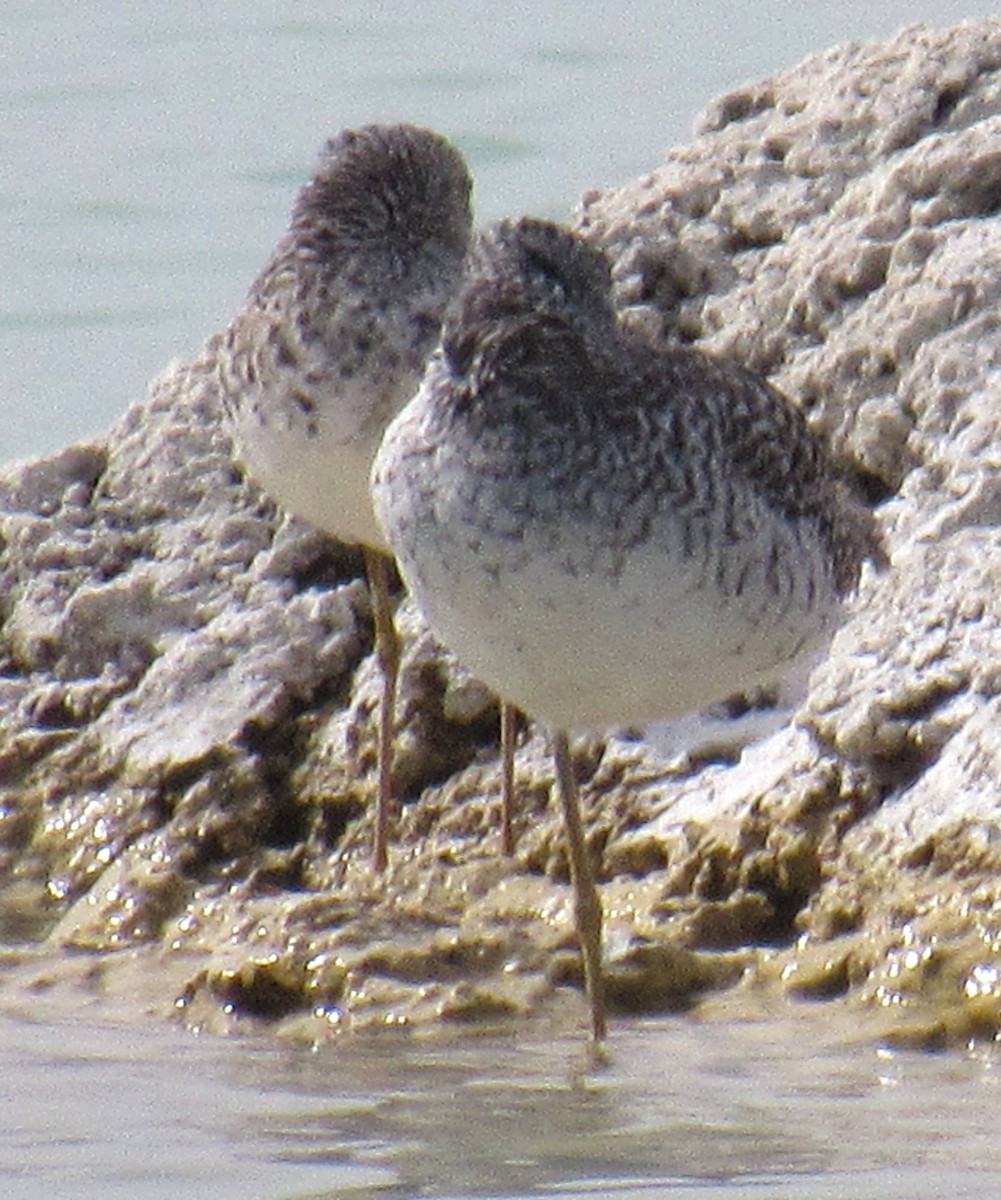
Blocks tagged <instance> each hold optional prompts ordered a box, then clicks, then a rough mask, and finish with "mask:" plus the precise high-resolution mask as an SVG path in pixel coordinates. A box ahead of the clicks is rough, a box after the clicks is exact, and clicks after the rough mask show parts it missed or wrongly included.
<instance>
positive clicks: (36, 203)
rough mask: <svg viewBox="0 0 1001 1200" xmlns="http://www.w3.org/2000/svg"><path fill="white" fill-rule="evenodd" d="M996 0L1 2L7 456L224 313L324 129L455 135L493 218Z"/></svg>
mask: <svg viewBox="0 0 1001 1200" xmlns="http://www.w3.org/2000/svg"><path fill="white" fill-rule="evenodd" d="M996 8H997V5H996V4H992V3H988V2H987V0H884V2H883V3H881V4H872V3H862V2H861V0H842V2H841V3H838V4H801V3H797V2H794V0H757V2H756V3H755V4H752V5H745V4H736V3H733V2H732V0H672V3H671V4H669V5H665V4H664V3H662V0H635V2H634V3H631V4H629V5H626V6H623V7H620V8H619V9H617V10H615V13H616V15H615V17H614V19H610V18H609V16H608V7H607V5H606V4H604V3H598V0H580V2H578V3H573V4H570V3H565V2H564V3H561V2H560V0H535V2H534V3H532V4H527V3H523V2H522V0H509V2H508V3H506V4H504V5H502V6H499V7H497V6H495V7H494V8H493V9H491V10H490V15H489V18H486V17H485V16H484V13H485V11H486V10H484V9H482V8H481V6H479V5H470V4H464V3H462V2H461V0H421V3H417V0H397V2H395V3H394V2H393V0H382V2H379V0H366V2H365V3H361V0H342V2H341V3H338V4H337V5H329V4H322V3H319V2H317V0H293V2H291V3H286V4H283V5H281V6H278V7H276V6H275V5H273V4H271V3H267V2H266V0H216V2H215V3H213V4H211V5H206V4H203V3H200V2H198V0H174V2H173V3H171V4H169V5H164V4H160V3H154V0H7V3H5V4H4V8H3V20H2V22H0V64H2V70H0V118H2V119H0V278H2V279H3V288H2V290H0V347H2V351H0V462H3V461H6V460H8V459H11V458H15V457H21V456H24V455H28V454H34V453H42V452H51V451H54V450H56V449H58V448H60V447H61V446H63V445H65V444H66V443H67V442H69V441H71V440H73V439H76V438H79V437H82V436H89V435H92V434H96V433H99V432H101V431H102V430H103V429H104V428H106V426H107V425H109V424H110V423H111V421H112V420H114V418H115V417H117V416H118V415H119V414H120V413H121V412H122V411H123V410H124V409H125V407H126V405H127V404H128V403H130V402H132V401H133V400H136V399H139V398H140V397H141V396H142V394H143V390H144V387H145V384H146V381H147V380H148V379H149V378H150V377H151V376H152V375H154V374H155V373H157V372H158V371H160V369H161V368H162V367H163V366H165V365H166V364H167V363H168V362H169V361H170V360H171V359H173V358H176V357H184V356H186V355H190V354H191V353H193V352H194V351H196V350H197V348H198V347H199V346H200V345H201V343H202V342H203V340H204V339H205V337H207V336H208V335H209V334H210V333H212V332H213V331H215V330H216V329H218V328H221V327H222V326H224V325H225V324H226V322H227V321H228V320H229V318H230V316H231V315H232V313H233V312H234V311H235V309H236V308H237V307H238V306H239V304H240V302H241V301H242V298H243V296H244V295H245V293H246V289H247V287H248V285H249V284H250V282H251V279H252V278H253V276H254V275H255V274H256V272H257V271H258V270H259V269H260V267H261V266H262V265H263V263H264V260H265V259H266V257H267V254H268V252H269V250H270V248H271V246H272V245H273V243H274V242H275V240H276V239H277V237H278V236H279V234H280V232H281V231H282V229H283V227H284V223H285V219H286V215H287V212H288V208H289V204H290V201H291V197H292V195H293V193H294V191H295V188H296V187H297V185H298V184H299V183H300V182H301V180H302V179H303V178H304V176H305V175H307V174H308V172H309V170H310V167H311V165H312V163H313V161H314V158H315V155H316V152H317V150H318V148H319V146H320V144H321V143H322V141H323V140H324V138H326V137H327V136H328V135H329V134H330V133H332V132H334V131H335V130H336V129H338V128H340V127H342V126H345V125H352V124H356V123H359V122H362V121H367V120H373V119H381V120H416V121H421V122H425V123H428V124H430V125H433V126H436V127H438V128H440V129H442V130H444V131H445V132H446V133H448V134H449V135H450V136H452V137H454V138H455V139H456V140H457V141H458V142H459V144H460V145H461V147H462V148H463V150H464V151H465V152H466V154H467V155H468V157H469V160H470V163H471V165H472V167H473V170H474V173H475V175H476V179H477V190H476V203H477V208H478V214H479V217H480V219H481V220H487V219H491V218H494V217H497V216H501V215H505V214H515V215H516V214H518V213H521V212H533V213H536V214H538V215H545V216H555V217H564V216H566V215H567V214H568V212H569V210H570V209H571V207H572V206H573V205H574V204H575V203H576V202H577V200H578V199H579V196H580V194H581V192H582V191H584V190H585V189H587V188H590V187H593V186H597V185H605V184H615V183H621V182H624V181H625V180H627V179H629V178H631V177H633V176H636V175H639V174H643V173H646V172H647V171H650V170H651V169H653V167H655V166H656V165H657V163H658V162H659V161H660V160H661V157H662V155H663V151H664V150H665V149H666V148H667V147H668V146H670V145H676V144H679V143H683V142H685V141H687V140H688V138H689V137H690V134H691V129H692V122H693V119H694V117H695V116H696V114H698V113H699V112H700V111H702V110H703V109H704V107H705V106H706V104H707V103H708V102H709V101H710V100H711V99H712V98H713V97H714V96H715V95H717V94H718V93H720V92H721V91H723V90H725V89H727V88H729V87H732V86H735V85H737V84H739V83H742V82H746V81H748V80H752V79H757V78H760V77H762V76H764V75H767V74H770V73H772V72H774V71H777V70H780V69H782V68H784V67H788V66H791V65H793V64H794V63H796V62H798V61H799V60H800V59H801V58H803V57H805V56H806V55H807V54H811V53H815V52H819V51H823V50H825V49H827V48H828V47H830V46H832V45H834V44H836V43H840V42H844V41H848V40H851V39H857V38H873V37H885V36H888V35H889V34H891V33H892V32H894V31H895V30H896V29H897V28H898V27H899V26H901V25H903V24H905V23H909V22H914V21H928V22H930V23H933V24H936V25H939V26H944V25H949V24H952V23H954V22H955V21H958V20H960V19H962V18H963V17H967V16H978V15H980V16H984V15H988V14H991V13H992V12H993V11H994V10H996Z"/></svg>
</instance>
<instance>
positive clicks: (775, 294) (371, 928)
mask: <svg viewBox="0 0 1001 1200" xmlns="http://www.w3.org/2000/svg"><path fill="white" fill-rule="evenodd" d="M999 213H1001V20H991V21H981V22H973V23H969V24H966V25H962V26H958V27H956V28H955V29H952V30H947V31H931V30H928V29H918V28H914V29H910V30H907V31H904V32H902V33H901V34H900V35H898V36H897V37H896V38H894V39H893V40H892V41H890V42H887V43H883V44H869V45H864V46H860V45H856V46H850V47H845V48H840V49H835V50H831V51H829V52H827V53H825V54H823V55H819V56H816V57H814V58H811V59H809V60H807V61H806V62H804V63H802V64H800V65H799V66H797V67H794V68H792V69H790V70H787V71H783V72H780V73H778V74H776V75H774V76H772V77H771V78H769V79H767V80H764V81H762V82H761V83H759V84H756V85H753V86H749V87H746V88H742V89H740V90H738V91H736V92H734V93H731V94H730V95H728V96H724V97H722V98H720V99H719V100H718V101H717V102H716V103H715V104H714V105H713V106H712V107H711V109H710V111H709V112H707V114H706V115H705V116H704V118H703V120H702V122H701V125H700V128H699V131H698V133H697V136H696V137H695V139H694V140H693V141H692V143H691V144H690V145H688V146H686V147H682V148H678V149H675V150H673V151H671V152H670V153H669V154H668V155H667V157H666V159H665V161H664V163H663V164H661V165H660V166H659V167H657V168H656V169H655V170H654V171H653V172H652V173H651V174H650V175H649V176H646V177H644V178H642V179H639V180H636V181H633V182H631V183H628V184H625V185H624V186H623V187H621V188H618V189H614V190H609V191H605V192H594V193H589V194H588V195H587V196H585V197H584V199H583V201H582V204H581V206H580V209H579V211H578V213H577V222H578V224H579V226H580V228H581V229H582V230H583V231H584V232H585V233H586V234H587V235H588V236H590V237H593V238H594V239H595V240H596V241H598V242H599V244H601V245H603V246H604V247H605V248H606V249H607V250H608V251H609V253H610V254H611V255H612V257H613V259H614V261H615V264H616V265H615V281H616V289H617V299H618V301H619V303H620V304H621V306H622V309H623V312H624V314H625V318H626V319H627V320H629V321H631V322H634V323H635V324H637V325H638V326H641V327H643V328H644V329H646V330H647V331H648V333H649V334H650V335H651V336H654V337H658V338H673V337H681V338H683V339H684V340H686V341H689V342H693V343H694V344H696V345H699V346H702V347H704V348H705V349H707V350H709V351H712V352H715V353H721V354H732V355H734V356H735V357H737V358H739V359H740V360H741V361H743V362H745V363H746V364H747V365H748V366H750V367H751V368H753V369H755V370H757V371H759V372H761V373H763V374H765V375H767V376H768V377H769V379H770V380H771V381H772V382H773V383H775V384H776V385H777V386H779V387H780V388H782V389H783V390H784V391H786V392H787V393H788V394H789V395H790V396H792V397H793V398H794V399H797V400H798V401H799V402H800V403H801V404H802V405H803V406H804V408H805V410H806V412H807V413H808V415H809V417H810V420H811V422H813V423H814V424H815V425H816V427H817V428H818V429H821V430H823V431H824V432H825V433H826V434H827V435H828V436H829V437H830V438H831V440H832V443H833V446H834V449H835V452H836V454H837V455H838V457H839V460H840V461H841V463H842V465H843V468H844V471H845V475H846V478H848V479H849V480H851V481H852V483H853V484H854V486H856V487H857V488H858V489H859V491H860V493H861V494H862V495H864V496H865V497H866V498H867V500H868V501H869V502H870V503H872V504H873V505H874V506H875V507H876V510H877V512H878V514H879V517H880V522H881V526H882V528H883V531H884V533H885V536H886V540H887V546H888V550H889V554H890V558H891V566H890V567H889V569H887V570H886V571H884V572H882V573H875V572H870V573H868V574H867V575H866V577H865V578H864V580H863V587H862V590H861V593H860V596H859V598H858V601H857V604H856V605H855V607H854V610H853V613H852V615H851V617H850V619H849V621H848V622H847V624H846V625H845V627H844V629H843V630H842V631H841V632H840V633H839V635H838V637H837V639H836V641H835V643H834V646H833V648H832V651H831V654H830V656H829V657H828V658H827V659H826V660H825V661H824V662H823V663H822V664H821V665H820V666H819V667H818V668H817V670H816V671H815V672H814V673H813V675H812V677H811V680H810V686H809V690H808V694H807V696H806V698H805V700H804V701H803V702H802V704H801V705H800V706H799V707H798V708H797V709H796V710H795V712H794V713H793V714H792V715H791V716H790V717H789V718H788V719H787V720H786V721H784V722H783V723H781V724H780V726H779V728H778V729H777V730H776V731H775V732H773V733H771V734H770V735H768V736H766V737H764V738H763V739H762V740H759V741H758V742H756V743H754V744H753V745H752V746H750V747H748V748H747V749H746V750H744V751H743V753H740V752H739V751H738V750H735V749H733V747H732V746H731V747H729V748H728V747H727V746H726V744H725V743H726V738H725V737H724V738H723V743H724V744H723V745H722V747H721V746H720V745H719V744H716V745H714V746H713V747H712V748H710V749H707V750H706V751H705V752H704V753H692V754H689V755H687V756H686V755H681V756H675V757H673V758H669V757H662V756H660V755H658V754H657V753H656V752H654V751H653V750H652V749H651V748H650V747H649V746H647V745H646V744H645V743H643V742H642V741H638V740H634V739H629V738H626V737H622V736H610V737H608V738H604V739H597V738H595V739H590V740H588V741H586V742H583V743H581V745H580V747H579V751H578V758H577V761H578V770H579V776H580V779H581V784H582V790H583V802H584V804H585V808H586V811H587V813H588V814H589V836H590V841H591V845H592V848H593V852H594V854H595V860H596V863H597V864H598V868H599V877H600V879H601V882H602V886H603V895H604V901H605V907H606V911H607V925H608V946H607V963H608V970H609V980H610V987H611V992H612V998H613V1003H614V1005H615V1007H616V1008H617V1009H618V1011H623V1012H650V1011H660V1012H663V1011H691V1010H692V1009H695V1008H697V1010H698V1012H699V1013H700V1014H701V1015H704V1016H706V1017H708V1016H711V1015H713V1014H716V1013H719V1014H732V1013H735V1012H739V1011H742V1010H747V1009H748V1008H753V1009H755V1010H757V1011H769V1012H772V1013H774V1014H775V1015H776V1018H777V1019H779V1018H780V1017H781V1013H782V1011H783V1007H784V1006H785V1005H786V1004H787V1003H803V1002H813V1003H827V1004H838V1005H847V1006H850V1007H851V1008H852V1010H853V1011H857V1013H858V1014H859V1022H860V1025H861V1028H862V1029H864V1030H866V1031H868V1030H871V1032H872V1036H874V1037H885V1038H888V1039H891V1040H897V1041H900V1042H904V1043H907V1044H915V1045H923V1046H930V1047H937V1046H942V1045H950V1044H958V1043H962V1042H964V1041H966V1040H968V1039H970V1038H971V1037H984V1038H993V1037H994V1036H995V1034H996V1033H997V1030H998V1028H999V1025H1001V870H999V868H1001V807H999V805H998V780H999V778H1001V735H999V729H1001V701H999V694H1001V633H999V622H1001V600H999V588H998V580H999V579H1001V437H999V425H1001V317H999V315H998V314H999V311H1001V306H999V293H1001V220H999ZM213 353H214V343H213V341H212V340H211V339H210V340H209V342H208V343H207V345H206V348H205V350H204V352H203V354H202V355H201V356H200V357H199V358H198V359H197V360H196V361H194V362H190V363H185V364H175V365H174V366H172V367H171V368H170V369H168V370H167V371H166V372H165V373H164V374H163V375H162V376H161V377H160V378H159V379H157V380H156V381H154V383H153V384H152V385H151V388H150V393H149V395H148V397H146V398H145V399H144V400H142V401H141V402H140V403H138V404H136V405H135V406H134V407H133V408H132V409H131V410H130V411H129V412H128V413H127V414H126V416H125V417H124V418H123V419H122V420H121V421H120V422H119V423H118V425H116V426H115V427H114V428H113V429H112V430H111V431H110V432H109V434H108V435H107V437H106V438H104V439H101V440H99V441H96V442H94V443H90V444H87V445H82V446H75V447H71V448H69V449H67V450H65V451H63V452H62V453H61V454H58V455H55V456H53V457H51V458H48V459H44V460H37V461H33V462H30V463H21V464H13V465H11V466H8V467H6V468H5V469H3V470H2V472H0V539H2V540H0V582H2V586H0V619H2V626H0V711H2V712H3V722H2V727H0V940H2V941H3V942H6V943H8V944H9V945H11V946H12V947H16V948H14V949H11V950H10V951H8V952H7V953H6V955H5V960H4V966H3V968H2V969H0V998H2V997H3V996H4V995H5V994H6V995H7V996H8V997H14V996H22V997H23V996H30V995H31V994H32V992H33V991H34V992H39V991H42V990H44V991H45V993H46V994H47V995H56V996H58V995H65V997H66V1003H68V1004H74V1003H85V1002H86V1003H93V1002H94V1001H95V1000H96V1001H97V1002H98V1003H100V1002H101V1000H102V998H105V999H106V1000H107V1002H108V1003H111V1002H112V1001H113V1000H114V1002H115V1003H116V1004H120V1005H122V1006H124V1007H126V1008H131V1009H133V1010H134V1011H136V1012H137V1013H138V1012H143V1013H145V1012H150V1011H152V1012H155V1013H157V1014H159V1015H161V1016H163V1017H169V1018H170V1019H178V1020H181V1021H183V1022H186V1023H188V1024H191V1025H193V1026H195V1025H196V1026H198V1027H201V1028H208V1029H214V1030H219V1031H225V1030H226V1029H229V1028H232V1027H238V1028H242V1027H244V1026H245V1025H246V1024H247V1023H252V1024H254V1025H255V1026H258V1025H263V1026H265V1027H267V1028H273V1029H274V1030H276V1031H277V1032H280V1033H285V1034H288V1035H290V1036H295V1037H304V1038H308V1039H318V1038H319V1039H322V1038H325V1037H327V1036H333V1035H336V1034H337V1033H339V1032H340V1031H343V1030H346V1029H360V1028H371V1027H375V1026H383V1025H387V1024H388V1025H394V1026H396V1025H413V1026H415V1027H430V1026H434V1025H437V1024H440V1023H443V1022H444V1023H449V1024H456V1025H463V1024H466V1025H469V1026H470V1027H471V1028H475V1027H480V1026H482V1025H484V1024H489V1025H495V1024H497V1023H502V1024H503V1023H510V1022H517V1021H523V1020H528V1019H530V1018H531V1019H536V1020H546V1019H549V1020H554V1021H558V1022H571V1023H575V1024H576V1023H582V1022H583V1019H584V1005H583V1000H582V998H581V996H580V994H579V991H578V990H577V985H578V984H579V979H578V975H579V964H578V961H577V955H576V952H575V949H574V945H573V937H572V921H571V912H570V904H571V899H570V889H569V886H568V884H567V879H566V874H567V872H566V862H565V856H564V853H563V849H562V840H561V835H560V829H559V822H558V818H557V813H556V809H555V806H554V805H550V804H549V791H550V788H551V785H552V777H551V767H550V764H549V759H548V756H547V754H546V747H545V745H544V742H543V740H542V738H541V737H540V736H539V735H538V733H537V732H536V731H535V730H534V729H532V728H531V727H528V728H526V729H525V730H524V731H523V736H522V743H521V747H520V750H519V754H518V759H517V772H518V785H519V789H520V793H521V796H522V806H523V808H522V812H523V816H522V832H521V839H520V843H519V848H518V852H517V854H516V856H515V858H514V859H513V860H512V861H510V862H509V861H506V860H504V859H502V858H501V857H500V856H499V854H498V831H497V828H496V825H497V811H498V805H499V791H500V780H499V764H498V752H497V745H496V728H497V722H496V704H495V701H494V699H493V698H492V697H491V696H490V695H489V693H487V692H486V690H485V689H484V688H483V687H482V686H480V685H479V684H478V683H477V682H476V681H475V680H472V679H470V678H469V677H468V676H467V675H465V674H464V673H463V672H462V671H461V670H460V669H459V668H458V667H457V666H456V665H455V664H454V663H453V662H452V661H450V659H449V658H448V656H447V655H445V654H444V653H443V652H442V650H441V649H440V647H438V646H437V645H436V644H435V643H434V642H433V640H432V639H431V638H430V636H429V635H428V633H427V631H426V630H425V629H424V628H423V627H422V625H421V623H420V621H419V619H418V618H417V616H416V615H415V614H414V613H413V612H412V611H411V610H410V609H409V607H408V606H407V605H406V601H405V600H404V601H403V605H404V607H403V609H402V618H401V625H402V628H403V630H404V633H405V636H406V658H405V663H404V670H403V678H402V694H401V702H400V708H399V724H400V730H399V736H398V761H397V764H396V771H397V783H398V788H399V789H400V790H401V791H402V793H403V794H404V804H403V808H402V812H401V815H400V819H399V822H398V827H397V831H396V841H395V846H394V852H393V855H392V863H391V868H390V871H389V873H388V875H387V876H386V878H385V879H377V878H376V877H374V876H373V874H372V872H371V871H370V869H369V867H368V864H367V858H366V855H367V846H368V841H369V835H370V828H369V821H370V814H371V805H370V800H371V796H372V792H373V788H374V765H375V764H374V756H375V707H376V701H377V695H378V678H377V672H376V669H375V665H374V662H373V661H372V655H371V619H370V612H369V607H368V598H367V594H366V591H365V588H364V584H363V583H362V580H361V562H360V559H359V556H358V555H357V553H355V552H354V551H351V550H348V549H345V548H344V547H341V546H339V545H338V544H337V543H335V542H333V541H331V540H329V539H327V538H325V537H323V536H321V535H319V534H317V533H315V532H314V531H311V530H309V529H308V528H306V527H305V526H303V525H299V524H296V523H294V522H290V521H286V520H284V519H283V518H282V517H281V515H280V514H279V513H278V512H276V510H275V509H274V507H273V506H272V505H270V504H269V502H268V501H267V500H266V499H265V498H264V497H263V496H262V495H261V494H260V493H259V492H258V491H257V490H256V489H255V488H254V487H253V486H251V485H250V484H249V483H247V482H246V481H245V480H243V479H242V478H241V477H240V475H239V473H238V472H237V471H236V470H235V469H234V467H233V463H232V457H231V452H230V447H229V446H228V444H227V441H226V438H225V436H224V434H223V433H222V431H221V428H220V423H219V416H218V409H217V401H216V398H215V395H214V393H213V388H212V382H211V368H212V360H213ZM613 1037H614V1025H613Z"/></svg>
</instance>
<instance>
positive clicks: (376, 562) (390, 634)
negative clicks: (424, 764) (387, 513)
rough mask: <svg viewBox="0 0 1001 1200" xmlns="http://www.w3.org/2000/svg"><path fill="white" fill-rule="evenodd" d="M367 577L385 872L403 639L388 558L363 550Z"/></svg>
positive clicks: (376, 864)
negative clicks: (377, 681) (377, 687)
mask: <svg viewBox="0 0 1001 1200" xmlns="http://www.w3.org/2000/svg"><path fill="white" fill-rule="evenodd" d="M363 552H364V556H365V573H366V574H367V576H368V586H369V590H370V592H371V595H372V618H373V623H374V625H375V653H376V659H377V661H378V663H379V669H380V671H381V673H382V695H381V697H380V700H379V735H378V748H377V751H376V755H377V766H378V785H377V786H378V791H377V793H376V801H375V831H374V834H373V838H372V867H373V869H374V870H376V871H378V872H382V871H385V869H386V866H387V864H388V862H389V818H390V813H391V810H392V805H393V732H394V724H395V716H396V683H397V679H398V677H399V674H400V638H399V634H398V633H397V632H396V623H395V621H394V620H393V610H392V607H391V605H390V601H389V576H388V572H387V570H386V558H385V556H384V555H382V554H380V553H379V551H378V550H370V549H369V548H368V547H367V546H366V547H364V548H363Z"/></svg>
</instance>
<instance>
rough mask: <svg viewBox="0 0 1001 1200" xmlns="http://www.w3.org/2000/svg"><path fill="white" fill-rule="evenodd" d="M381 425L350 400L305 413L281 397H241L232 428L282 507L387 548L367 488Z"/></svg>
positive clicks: (343, 535) (350, 538)
mask: <svg viewBox="0 0 1001 1200" xmlns="http://www.w3.org/2000/svg"><path fill="white" fill-rule="evenodd" d="M262 418H263V419H262ZM379 432H380V431H379V430H372V431H370V430H368V429H367V428H366V427H365V425H364V424H363V423H362V421H361V420H359V419H357V418H356V409H355V407H354V406H352V405H350V404H349V403H342V404H341V405H340V407H339V411H338V412H336V413H333V412H330V411H326V410H324V409H323V408H322V407H320V406H317V409H316V410H315V411H314V412H313V413H310V414H306V413H304V412H302V411H298V410H297V409H296V408H295V407H293V406H292V405H290V404H287V403H283V404H281V405H275V404H274V403H273V402H272V403H271V404H270V405H269V406H268V407H267V408H265V407H264V406H263V405H262V404H260V403H257V404H254V403H249V404H248V403H245V404H244V406H243V408H242V411H241V413H240V417H239V420H238V421H237V423H236V425H235V428H234V435H235V440H236V443H237V449H238V452H239V455H240V458H241V459H242V460H243V463H244V465H245V466H246V468H247V470H248V471H249V472H250V474H251V475H252V476H253V478H254V479H255V481H256V482H257V483H258V484H260V486H261V487H262V488H264V490H265V491H266V492H267V493H268V494H269V495H270V496H271V497H272V499H274V500H275V501H276V502H277V503H278V504H279V505H280V506H281V507H282V508H283V509H285V511H286V512H290V513H294V514H295V515H296V516H297V517H301V518H302V519H303V520H306V521H309V522H310V523H311V524H313V525H315V526H316V527H317V528H318V529H322V530H324V531H325V532H326V533H329V534H331V535H332V536H333V537H336V538H338V539H340V540H341V541H343V542H348V543H358V544H363V545H367V546H373V547H376V548H379V549H385V548H386V545H385V539H384V537H383V535H382V531H381V529H380V528H379V526H378V524H377V523H376V520H375V515H374V513H373V510H372V501H371V492H370V488H369V474H370V471H371V468H372V459H373V458H374V457H375V453H376V450H377V449H378V445H379V442H378V434H379Z"/></svg>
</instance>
